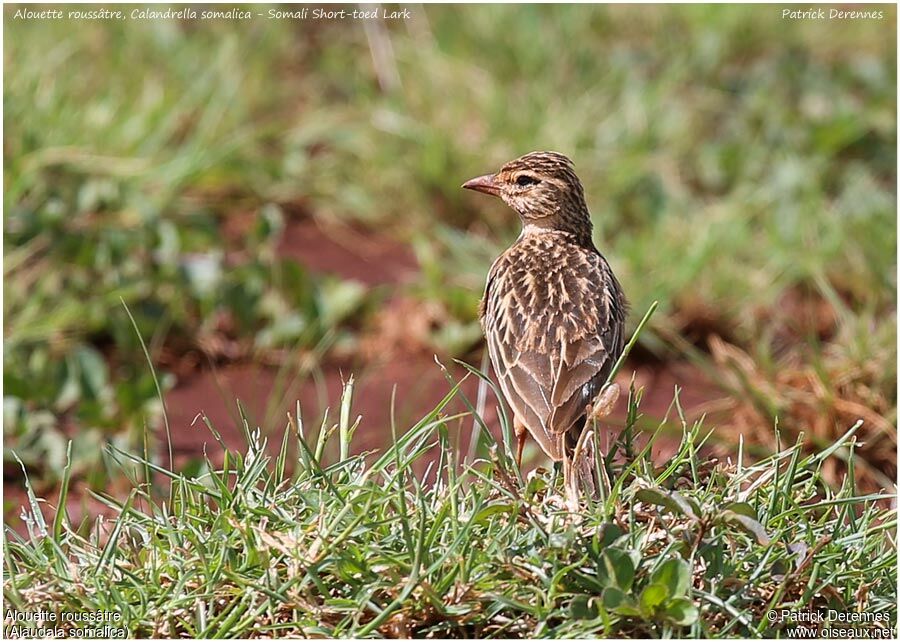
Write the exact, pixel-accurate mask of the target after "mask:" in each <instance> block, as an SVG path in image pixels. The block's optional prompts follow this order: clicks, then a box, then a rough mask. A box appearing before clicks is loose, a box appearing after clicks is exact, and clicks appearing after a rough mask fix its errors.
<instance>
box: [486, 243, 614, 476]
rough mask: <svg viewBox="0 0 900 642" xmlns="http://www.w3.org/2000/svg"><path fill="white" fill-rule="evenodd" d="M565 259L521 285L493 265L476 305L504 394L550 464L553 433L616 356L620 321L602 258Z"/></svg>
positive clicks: (565, 425) (555, 442) (574, 416)
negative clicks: (481, 299)
mask: <svg viewBox="0 0 900 642" xmlns="http://www.w3.org/2000/svg"><path fill="white" fill-rule="evenodd" d="M565 258H566V261H565V270H559V271H555V272H554V271H552V270H551V271H549V272H548V273H546V274H543V275H540V276H539V277H538V278H537V279H536V283H532V282H531V281H528V279H525V281H528V282H527V283H526V285H525V286H523V285H522V282H523V281H522V279H521V278H520V279H519V280H518V281H517V280H516V278H515V275H512V274H511V273H510V272H509V271H508V270H507V271H505V272H504V270H503V269H502V266H501V267H500V268H498V264H497V263H495V268H494V269H492V270H491V276H490V277H489V280H488V285H487V288H486V292H485V300H484V303H483V322H484V329H485V334H486V336H487V340H488V351H489V353H490V357H491V362H492V363H493V365H494V370H495V372H496V373H497V377H498V379H499V382H500V387H501V389H502V390H503V393H504V396H505V397H506V399H507V401H508V403H509V404H510V406H511V407H512V410H513V412H514V413H515V414H516V416H517V417H518V418H519V419H520V421H522V422H523V423H524V424H525V426H526V428H528V430H529V432H530V433H531V434H532V435H533V436H534V438H535V439H536V440H537V441H538V443H539V444H540V445H541V447H542V448H543V450H544V451H545V452H546V453H547V454H548V455H550V457H551V458H553V459H559V458H560V457H561V456H562V453H561V452H560V451H559V448H560V445H559V443H560V441H559V435H560V434H561V433H563V432H565V431H567V430H569V428H571V427H572V425H573V424H574V423H575V422H576V421H577V420H578V419H579V418H580V417H581V416H582V415H583V414H584V412H585V408H586V406H587V404H588V403H590V402H591V401H592V400H593V398H594V396H595V395H596V394H597V392H599V388H600V386H602V385H603V383H604V381H605V378H606V376H607V375H608V373H609V371H610V369H611V368H612V365H613V363H614V362H615V359H617V358H618V355H619V354H620V353H621V350H622V347H621V346H622V338H621V337H622V325H623V321H624V309H621V308H622V307H623V306H622V299H621V293H620V290H619V287H618V283H617V282H616V281H615V277H613V276H612V272H611V271H610V270H609V267H608V266H607V265H606V262H605V260H604V259H603V258H602V257H601V256H600V255H599V254H594V253H587V252H586V251H579V252H578V253H576V254H575V255H574V256H569V257H565ZM498 263H499V260H498ZM519 276H521V275H519ZM538 303H539V305H537V304H538Z"/></svg>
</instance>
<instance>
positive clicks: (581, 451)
mask: <svg viewBox="0 0 900 642" xmlns="http://www.w3.org/2000/svg"><path fill="white" fill-rule="evenodd" d="M595 456H596V453H595V451H594V430H593V428H586V429H585V430H584V431H582V433H581V435H579V437H578V443H577V444H576V445H575V450H574V451H573V453H572V464H573V466H574V467H575V470H576V472H577V475H578V478H580V479H581V480H582V481H583V482H584V488H585V490H586V491H587V494H588V495H589V496H591V497H597V485H596V484H595V483H594V457H595Z"/></svg>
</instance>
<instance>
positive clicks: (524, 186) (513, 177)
mask: <svg viewBox="0 0 900 642" xmlns="http://www.w3.org/2000/svg"><path fill="white" fill-rule="evenodd" d="M463 187H464V188H465V189H471V190H475V191H477V192H484V193H485V194H491V195H493V196H499V197H500V198H501V199H503V201H504V202H505V203H506V204H507V205H509V206H510V207H511V208H512V209H513V210H515V211H516V213H518V215H519V216H520V217H521V218H522V223H523V225H525V226H526V228H527V227H528V226H532V227H537V228H544V229H556V230H563V231H577V232H583V231H584V228H585V227H586V228H587V233H588V235H590V226H591V219H590V214H589V213H588V209H587V205H586V204H585V200H584V188H583V187H582V186H581V181H580V180H578V176H577V175H576V174H575V166H574V164H573V163H572V161H571V160H569V159H568V158H567V157H566V156H563V155H562V154H559V153H557V152H531V153H529V154H525V155H524V156H522V157H521V158H517V159H515V160H512V161H509V162H508V163H506V164H505V165H504V166H503V167H501V168H500V171H498V172H497V173H496V174H485V175H484V176H478V177H477V178H473V179H472V180H470V181H467V182H465V183H464V184H463Z"/></svg>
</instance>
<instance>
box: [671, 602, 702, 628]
mask: <svg viewBox="0 0 900 642" xmlns="http://www.w3.org/2000/svg"><path fill="white" fill-rule="evenodd" d="M665 616H666V618H667V619H669V620H671V621H672V622H674V623H675V624H678V625H680V626H690V625H691V624H693V623H694V622H696V621H697V618H698V617H699V616H700V611H699V610H698V609H697V607H696V606H694V603H693V602H691V601H690V600H689V599H688V598H686V597H676V598H675V599H674V600H671V601H669V603H668V604H667V605H666V609H665Z"/></svg>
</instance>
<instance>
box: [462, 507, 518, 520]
mask: <svg viewBox="0 0 900 642" xmlns="http://www.w3.org/2000/svg"><path fill="white" fill-rule="evenodd" d="M514 511H515V508H514V507H513V505H512V504H491V505H490V506H485V507H484V508H482V509H481V510H480V511H478V512H477V513H475V516H474V517H473V518H472V523H473V524H480V523H482V522H484V521H486V520H488V518H489V517H492V516H494V515H496V514H497V513H513V512H514Z"/></svg>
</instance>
